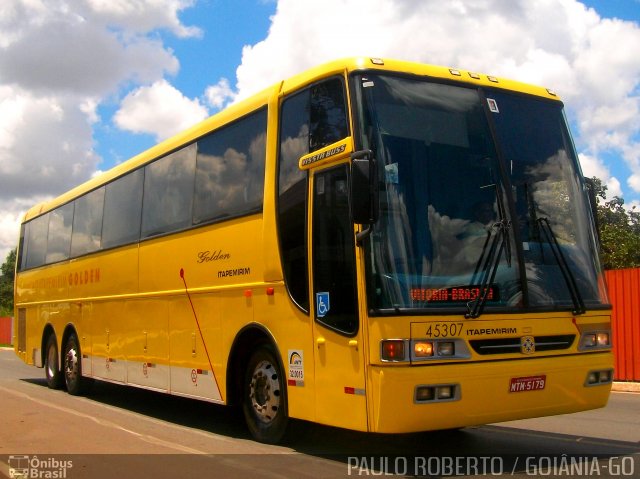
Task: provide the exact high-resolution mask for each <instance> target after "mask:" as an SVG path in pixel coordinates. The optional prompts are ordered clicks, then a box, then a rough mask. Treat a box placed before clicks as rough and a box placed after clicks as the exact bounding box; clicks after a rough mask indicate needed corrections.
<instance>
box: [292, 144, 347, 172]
mask: <svg viewBox="0 0 640 479" xmlns="http://www.w3.org/2000/svg"><path fill="white" fill-rule="evenodd" d="M352 151H353V140H352V139H351V137H347V138H345V139H344V140H340V141H337V142H336V143H332V144H331V145H328V146H326V147H324V148H322V149H321V150H316V151H314V152H312V153H310V154H308V155H304V156H302V157H301V158H300V160H299V162H298V167H299V168H300V169H301V170H308V169H309V168H311V167H313V166H320V165H323V164H325V163H330V162H331V161H334V160H338V159H341V158H344V157H345V156H347V155H350V154H351V152H352ZM345 153H346V154H345Z"/></svg>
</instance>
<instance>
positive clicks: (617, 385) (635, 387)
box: [611, 381, 640, 393]
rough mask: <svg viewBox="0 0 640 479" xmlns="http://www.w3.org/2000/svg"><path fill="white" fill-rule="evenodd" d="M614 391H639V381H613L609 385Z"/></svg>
mask: <svg viewBox="0 0 640 479" xmlns="http://www.w3.org/2000/svg"><path fill="white" fill-rule="evenodd" d="M611 390H612V391H614V392H625V393H640V383H632V382H620V381H615V382H614V383H613V385H612V386H611Z"/></svg>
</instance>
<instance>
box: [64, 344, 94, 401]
mask: <svg viewBox="0 0 640 479" xmlns="http://www.w3.org/2000/svg"><path fill="white" fill-rule="evenodd" d="M64 381H65V384H66V385H67V392H68V393H69V394H71V395H73V396H79V395H81V394H83V393H85V392H86V391H87V389H88V387H89V385H90V379H88V378H85V377H82V355H81V354H80V342H79V341H78V337H77V336H76V335H75V333H74V334H71V335H70V336H69V338H68V339H67V343H66V344H65V348H64Z"/></svg>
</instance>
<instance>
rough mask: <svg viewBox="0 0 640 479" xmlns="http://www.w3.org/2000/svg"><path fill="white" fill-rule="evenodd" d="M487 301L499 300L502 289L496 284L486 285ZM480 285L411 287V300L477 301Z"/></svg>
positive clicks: (441, 301)
mask: <svg viewBox="0 0 640 479" xmlns="http://www.w3.org/2000/svg"><path fill="white" fill-rule="evenodd" d="M486 290H487V301H499V300H500V291H499V289H498V287H497V286H496V285H490V286H487V287H486ZM481 291H484V289H483V288H481V286H479V285H477V286H476V285H469V286H453V287H448V288H420V287H416V288H411V291H410V295H411V300H412V301H416V302H420V303H460V302H464V303H466V302H469V301H475V300H476V299H478V298H479V297H480V296H481Z"/></svg>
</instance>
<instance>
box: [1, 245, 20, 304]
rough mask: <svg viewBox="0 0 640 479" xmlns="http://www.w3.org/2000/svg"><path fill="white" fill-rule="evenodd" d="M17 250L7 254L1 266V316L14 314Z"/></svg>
mask: <svg viewBox="0 0 640 479" xmlns="http://www.w3.org/2000/svg"><path fill="white" fill-rule="evenodd" d="M15 266H16V250H15V249H13V250H11V251H10V252H9V254H8V255H7V259H6V260H5V262H4V264H3V265H2V266H1V267H0V316H12V315H13V279H14V277H15Z"/></svg>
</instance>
